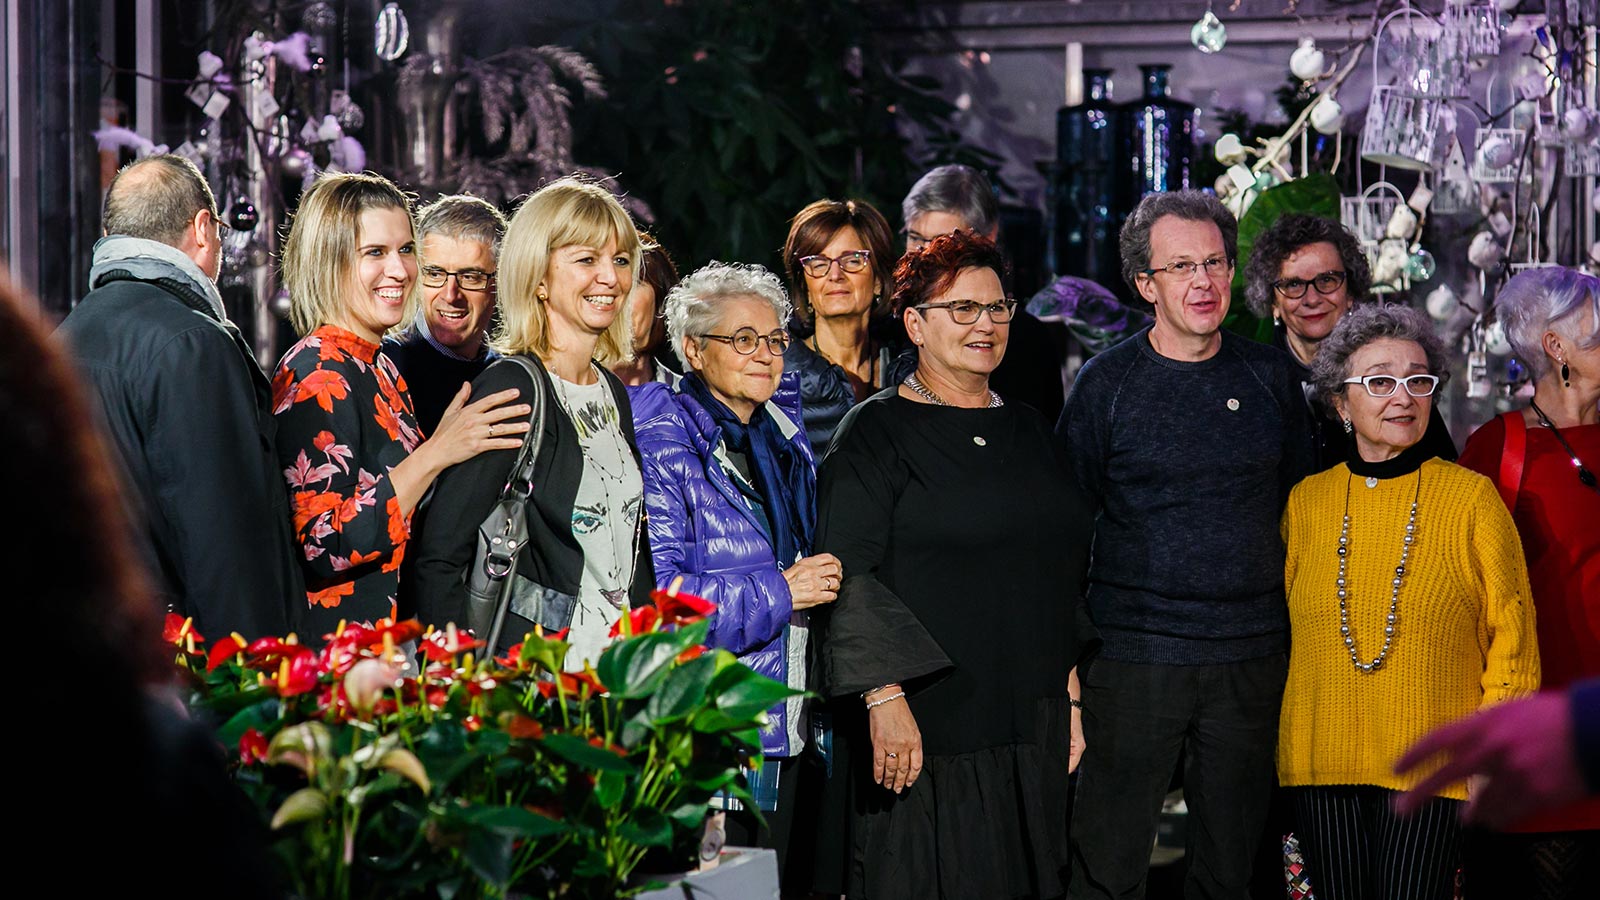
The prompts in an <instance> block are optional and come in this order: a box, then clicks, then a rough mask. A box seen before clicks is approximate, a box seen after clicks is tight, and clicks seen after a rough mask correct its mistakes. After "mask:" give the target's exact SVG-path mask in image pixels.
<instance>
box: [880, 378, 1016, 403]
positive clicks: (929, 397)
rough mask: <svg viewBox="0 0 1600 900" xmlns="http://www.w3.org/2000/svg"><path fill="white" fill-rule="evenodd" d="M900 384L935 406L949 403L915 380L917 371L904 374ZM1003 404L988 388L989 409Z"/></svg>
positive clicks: (997, 395) (998, 396)
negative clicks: (903, 379) (904, 377)
mask: <svg viewBox="0 0 1600 900" xmlns="http://www.w3.org/2000/svg"><path fill="white" fill-rule="evenodd" d="M901 384H904V385H905V386H906V387H908V388H911V393H913V394H916V395H917V396H918V397H921V398H922V399H924V400H926V401H928V402H929V403H932V404H933V405H935V406H949V405H950V404H948V403H946V402H945V399H944V398H943V397H941V396H939V395H938V394H935V393H934V392H933V391H930V390H928V388H927V386H926V385H924V384H923V383H922V382H921V381H919V380H917V373H915V372H912V373H911V374H910V375H907V376H906V380H905V381H903V382H901ZM1005 405H1006V402H1005V401H1004V400H1001V399H1000V395H999V394H996V393H995V392H994V390H993V389H990V391H989V406H988V408H989V409H994V408H995V407H998V406H1005Z"/></svg>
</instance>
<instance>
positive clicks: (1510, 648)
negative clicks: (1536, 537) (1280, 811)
mask: <svg viewBox="0 0 1600 900" xmlns="http://www.w3.org/2000/svg"><path fill="white" fill-rule="evenodd" d="M1419 475H1420V477H1421V494H1420V496H1418V494H1417V491H1418V476H1419ZM1347 485H1348V489H1349V497H1350V536H1349V541H1350V543H1349V548H1350V550H1349V559H1348V564H1347V565H1348V571H1347V574H1346V581H1347V590H1348V591H1349V597H1348V599H1347V600H1346V603H1347V605H1348V607H1349V611H1350V633H1351V634H1352V635H1354V637H1355V639H1356V645H1355V649H1356V651H1357V653H1358V654H1360V658H1361V661H1362V662H1371V661H1372V659H1373V657H1375V656H1377V655H1378V652H1379V650H1380V649H1381V648H1382V647H1383V637H1384V632H1383V629H1384V625H1385V621H1386V619H1387V616H1388V613H1389V592H1390V587H1391V583H1392V580H1393V578H1394V570H1395V566H1396V565H1398V564H1399V562H1400V550H1401V547H1402V546H1403V542H1404V538H1405V527H1406V519H1407V516H1408V514H1409V512H1410V509H1411V501H1412V498H1413V497H1417V522H1416V542H1415V544H1414V545H1413V546H1412V550H1411V555H1410V557H1409V559H1408V560H1407V562H1406V574H1405V577H1404V580H1403V582H1402V584H1401V587H1400V601H1399V608H1398V610H1397V613H1396V623H1395V634H1394V641H1393V644H1392V646H1391V648H1390V650H1389V655H1388V657H1387V659H1386V660H1385V661H1384V664H1383V665H1382V666H1381V667H1379V668H1378V669H1376V670H1375V671H1373V672H1371V673H1362V672H1358V671H1356V668H1355V666H1354V665H1353V664H1351V662H1350V651H1349V650H1348V649H1347V648H1346V647H1345V644H1344V636H1343V635H1342V634H1341V633H1340V631H1339V597H1338V594H1337V593H1336V591H1337V586H1336V584H1335V582H1336V581H1337V579H1338V575H1339V557H1338V551H1337V547H1338V546H1339V526H1340V523H1341V521H1342V519H1343V516H1344V508H1345V492H1346V486H1347ZM1283 537H1284V543H1285V544H1286V545H1287V547H1288V557H1287V559H1286V561H1285V563H1284V585H1285V590H1286V592H1287V594H1288V598H1289V627H1290V647H1291V649H1290V653H1289V681H1288V684H1287V686H1286V687H1285V689H1284V692H1283V716H1282V718H1281V719H1280V721H1279V726H1278V781H1279V782H1280V783H1281V784H1283V785H1286V786H1303V785H1351V784H1358V785H1376V786H1379V787H1385V788H1392V789H1395V790H1404V789H1405V788H1407V787H1410V785H1411V784H1412V783H1414V781H1413V780H1412V779H1401V778H1399V777H1397V776H1395V775H1394V773H1393V768H1394V762H1395V760H1396V759H1398V758H1399V756H1400V755H1401V754H1402V753H1404V752H1405V750H1406V748H1408V747H1410V746H1411V745H1412V744H1413V743H1414V742H1415V741H1416V740H1417V739H1418V738H1420V737H1422V736H1423V735H1424V734H1426V733H1427V732H1428V731H1430V730H1432V729H1433V728H1435V727H1437V726H1439V725H1443V724H1446V723H1448V722H1452V721H1455V720H1456V719H1459V718H1461V717H1462V716H1465V715H1468V714H1469V713H1472V712H1473V711H1475V710H1477V709H1480V708H1482V707H1486V706H1490V705H1492V704H1495V703H1498V702H1500V701H1502V700H1506V699H1508V698H1511V697H1515V696H1518V695H1520V694H1527V693H1531V692H1532V691H1534V690H1537V689H1538V687H1539V645H1538V637H1537V633H1536V632H1535V630H1534V619H1533V600H1532V592H1531V591H1530V589H1529V587H1528V569H1527V564H1526V563H1525V562H1524V561H1523V557H1522V544H1521V542H1520V541H1519V540H1518V538H1517V530H1516V525H1515V524H1513V523H1512V520H1511V514H1510V513H1509V512H1507V511H1506V507H1505V504H1504V503H1503V502H1501V500H1500V497H1499V495H1498V494H1496V493H1495V488H1494V485H1493V483H1492V482H1490V481H1489V479H1487V478H1485V477H1483V476H1482V475H1479V474H1477V473H1476V472H1472V471H1470V470H1467V469H1464V468H1462V467H1460V466H1457V465H1455V464H1454V463H1447V462H1444V461H1442V460H1438V459H1430V460H1428V461H1427V462H1425V463H1423V464H1422V468H1421V469H1420V471H1419V472H1414V473H1412V474H1409V475H1402V476H1399V477H1395V478H1387V479H1382V480H1379V481H1378V483H1377V486H1376V487H1371V488H1369V487H1367V485H1366V481H1365V479H1363V478H1360V477H1352V476H1351V473H1350V470H1349V468H1348V467H1346V466H1344V465H1339V466H1338V467H1336V468H1333V469H1330V470H1328V471H1326V472H1322V473H1319V474H1317V475H1313V476H1311V477H1310V478H1307V479H1306V480H1305V481H1302V482H1301V483H1300V484H1299V485H1298V486H1297V487H1295V489H1294V491H1293V493H1291V494H1290V496H1289V506H1288V508H1287V509H1286V510H1285V511H1284V515H1283ZM1440 796H1443V797H1451V798H1455V799H1465V798H1466V796H1467V789H1466V784H1465V783H1464V782H1462V783H1457V784H1454V785H1452V786H1451V787H1450V788H1449V789H1447V790H1444V791H1441V792H1440Z"/></svg>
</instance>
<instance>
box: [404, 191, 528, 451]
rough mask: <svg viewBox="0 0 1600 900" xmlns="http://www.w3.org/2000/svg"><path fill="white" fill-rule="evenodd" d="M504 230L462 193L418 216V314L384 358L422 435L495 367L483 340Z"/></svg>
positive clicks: (497, 218) (487, 209) (484, 205)
mask: <svg viewBox="0 0 1600 900" xmlns="http://www.w3.org/2000/svg"><path fill="white" fill-rule="evenodd" d="M505 231H506V218H505V216H503V215H501V214H500V210H498V209H495V208H494V207H493V206H491V205H490V204H489V203H488V202H486V201H484V200H480V199H478V198H477V197H472V196H468V195H466V194H455V195H451V196H448V197H440V198H439V199H438V200H435V201H434V202H432V203H430V204H428V205H427V206H425V207H423V209H422V211H421V212H420V213H419V214H418V216H417V248H418V250H419V251H420V256H421V260H420V262H421V267H420V272H419V276H420V277H419V279H418V280H419V281H421V282H422V308H421V309H420V310H418V311H417V318H416V321H414V322H412V323H411V327H410V328H408V329H407V330H406V331H405V332H403V333H402V334H400V335H399V336H398V337H393V338H389V339H388V340H386V341H384V342H383V352H384V354H386V355H387V356H388V357H389V358H390V359H392V360H394V364H395V368H397V369H399V370H400V374H401V376H402V377H404V378H405V380H406V391H407V392H408V393H410V394H411V403H412V405H413V407H414V408H415V410H416V415H417V424H418V425H420V426H421V427H422V433H423V434H433V431H434V429H435V428H438V427H439V419H441V418H442V417H443V416H444V411H445V410H446V409H448V408H449V406H450V401H451V400H452V399H454V398H455V395H456V392H457V391H459V390H461V385H463V384H466V383H468V382H470V381H472V379H474V378H477V377H478V375H479V374H481V373H482V372H483V370H484V367H486V366H488V365H489V363H490V362H492V361H493V358H494V354H493V353H492V352H491V351H490V350H489V346H488V343H487V338H488V331H489V323H490V321H491V320H492V319H493V318H494V302H495V290H494V283H495V269H496V264H495V260H496V259H497V258H498V257H499V256H500V238H501V236H502V235H504V234H505Z"/></svg>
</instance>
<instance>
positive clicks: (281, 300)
mask: <svg viewBox="0 0 1600 900" xmlns="http://www.w3.org/2000/svg"><path fill="white" fill-rule="evenodd" d="M271 306H272V312H273V313H274V314H275V315H276V316H277V317H278V318H280V319H287V318H289V289H288V288H278V293H276V294H274V295H273V297H272V304H271Z"/></svg>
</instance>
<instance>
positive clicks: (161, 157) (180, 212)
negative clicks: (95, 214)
mask: <svg viewBox="0 0 1600 900" xmlns="http://www.w3.org/2000/svg"><path fill="white" fill-rule="evenodd" d="M201 210H206V211H207V212H209V213H211V217H212V218H213V219H215V218H217V198H216V196H215V195H213V194H212V193H211V185H209V184H207V183H206V177H205V176H204V175H202V174H200V170H199V169H198V168H196V167H195V164H194V163H192V162H190V161H189V160H188V159H186V158H184V157H182V156H178V155H177V154H174V153H158V154H156V155H154V156H147V157H145V158H144V159H141V160H139V161H138V162H134V163H129V164H128V165H126V166H123V167H122V169H121V170H120V171H118V172H117V174H116V177H114V178H112V179H111V186H110V188H108V189H107V190H106V202H105V208H104V209H103V210H102V219H101V222H102V227H104V228H105V232H106V234H121V235H126V236H128V237H135V238H143V239H145V240H147V241H158V242H160V243H163V244H166V245H168V246H171V247H178V246H181V245H182V244H183V238H184V232H185V231H187V230H188V228H189V223H190V222H193V221H194V217H195V216H196V215H199V213H200V211H201Z"/></svg>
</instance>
